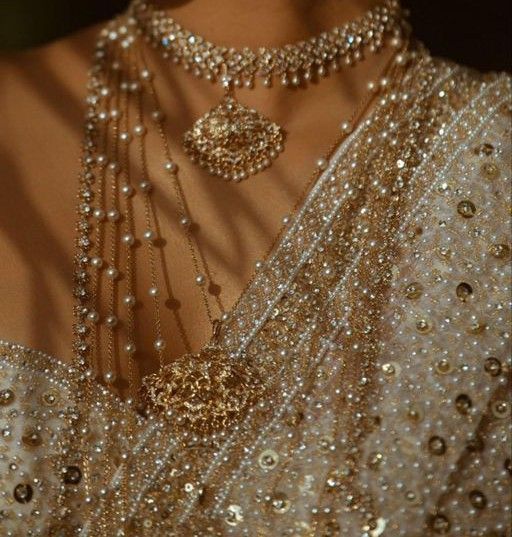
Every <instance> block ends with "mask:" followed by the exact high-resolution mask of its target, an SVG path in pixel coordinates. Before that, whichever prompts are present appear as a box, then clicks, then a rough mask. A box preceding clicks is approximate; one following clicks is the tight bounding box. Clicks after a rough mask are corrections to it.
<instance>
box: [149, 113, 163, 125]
mask: <svg viewBox="0 0 512 537" xmlns="http://www.w3.org/2000/svg"><path fill="white" fill-rule="evenodd" d="M164 117H165V116H164V113H163V112H162V111H161V110H153V112H151V119H152V120H153V121H155V122H157V123H158V122H159V121H162V120H163V119H164Z"/></svg>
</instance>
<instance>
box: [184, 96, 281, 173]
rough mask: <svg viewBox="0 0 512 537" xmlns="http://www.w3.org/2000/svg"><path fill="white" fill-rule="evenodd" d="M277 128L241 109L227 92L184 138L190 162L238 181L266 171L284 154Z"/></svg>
mask: <svg viewBox="0 0 512 537" xmlns="http://www.w3.org/2000/svg"><path fill="white" fill-rule="evenodd" d="M284 138H285V134H284V131H283V129H282V128H281V127H279V125H277V124H276V123H273V122H271V121H270V120H269V119H267V118H266V117H265V116H263V115H262V114H260V113H259V112H257V111H256V110H254V109H252V108H247V107H245V106H243V105H241V104H240V103H239V102H238V101H237V100H236V99H235V98H234V96H232V95H231V93H230V91H229V90H228V92H227V93H226V95H225V96H224V98H223V99H222V102H221V103H220V104H219V105H218V106H216V107H215V108H213V109H212V110H210V111H209V112H208V113H206V114H205V115H204V116H202V117H201V118H199V119H198V120H197V121H196V122H195V123H194V125H193V126H192V128H191V129H190V130H188V131H187V132H186V133H185V134H184V136H183V146H184V148H185V151H186V153H187V154H188V156H189V157H190V159H191V160H192V162H195V163H197V164H199V165H200V166H201V167H203V168H205V169H206V170H208V172H209V173H211V174H212V175H217V176H219V177H222V178H223V179H226V180H232V181H240V180H242V179H245V178H246V177H248V176H249V175H254V174H256V173H258V172H260V171H262V170H264V169H265V168H268V167H269V166H270V165H271V163H272V161H273V160H274V159H276V158H277V156H278V155H279V153H280V152H281V151H282V150H283V143H284Z"/></svg>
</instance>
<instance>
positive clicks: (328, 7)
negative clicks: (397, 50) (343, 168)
mask: <svg viewBox="0 0 512 537" xmlns="http://www.w3.org/2000/svg"><path fill="white" fill-rule="evenodd" d="M373 3H374V2H373V0H193V1H181V2H178V1H174V2H173V1H161V2H160V4H161V5H162V6H163V7H166V8H168V9H169V11H170V14H171V16H173V17H174V18H176V19H177V20H178V21H179V22H180V23H182V25H183V26H185V27H187V28H189V29H191V30H192V31H195V32H196V33H198V34H201V35H203V36H204V37H206V38H207V39H209V40H211V41H213V42H215V43H218V44H225V45H230V46H234V47H241V46H250V47H253V48H257V47H259V46H279V45H283V44H285V43H287V42H293V41H296V40H299V39H304V38H307V37H309V36H312V35H316V34H318V33H320V32H321V31H324V30H328V29H330V28H332V27H333V26H334V25H339V24H341V23H343V22H344V21H346V20H349V19H352V18H354V17H357V16H358V15H360V14H361V13H362V12H364V11H365V10H366V9H367V8H368V7H370V6H371V5H372V4H373ZM98 29H99V26H98V27H94V28H89V29H86V30H85V31H82V32H80V33H78V34H76V35H72V36H70V37H66V38H64V39H62V40H59V41H57V42H55V43H52V44H50V45H47V46H44V47H42V48H38V49H34V50H31V51H28V52H23V53H18V54H14V55H10V56H7V57H4V58H2V59H1V60H0V117H1V118H2V122H1V127H2V128H1V129H0V172H1V173H0V185H1V189H0V193H1V194H0V338H2V339H5V340H9V341H13V342H18V343H22V344H24V345H27V346H30V347H32V348H36V349H39V350H43V351H45V352H48V353H50V354H52V355H54V356H56V357H58V358H60V359H61V360H63V361H70V360H71V358H72V356H71V352H70V349H71V341H72V332H71V326H72V314H71V312H72V305H73V300H72V292H71V286H72V257H73V237H74V223H75V196H76V187H77V174H78V170H79V167H78V159H79V155H80V142H81V135H82V115H83V100H84V97H85V85H86V75H87V70H88V68H89V66H90V57H91V51H92V49H93V45H94V40H95V38H96V35H97V32H98ZM391 54H392V50H390V49H386V50H384V51H383V52H382V53H380V54H379V55H369V56H368V58H367V59H366V61H364V62H362V63H361V64H359V65H358V66H357V67H354V68H347V69H343V70H341V71H340V72H338V73H335V74H332V75H331V76H329V77H327V78H325V79H322V80H321V81H320V83H318V84H311V85H310V86H309V87H308V88H307V89H289V88H284V87H281V86H279V85H276V86H275V87H274V88H273V89H271V90H269V89H266V88H263V87H260V86H258V87H257V88H255V89H254V90H247V89H243V90H240V91H238V92H237V96H238V98H239V100H240V101H241V102H243V103H244V104H247V105H250V106H253V107H255V108H256V109H257V110H259V111H260V112H262V113H264V114H265V115H267V116H268V117H269V118H271V119H272V120H274V121H276V122H277V123H278V124H279V125H281V126H283V127H284V128H285V129H286V131H287V133H288V134H287V142H286V146H285V151H284V153H283V154H282V155H280V156H279V158H278V159H277V160H276V161H275V163H274V164H273V165H272V167H271V168H270V169H268V170H267V171H265V172H264V173H261V174H259V175H257V176H253V177H251V178H249V179H248V180H246V181H244V182H242V183H239V184H235V183H225V182H223V181H222V180H219V179H217V178H214V177H212V176H209V175H208V174H207V173H205V172H203V171H201V170H200V169H199V168H198V167H196V166H194V165H192V164H190V162H189V161H188V159H187V157H186V156H185V155H184V153H183V150H182V148H181V142H180V141H181V137H182V134H183V132H184V131H186V130H187V129H188V128H189V127H190V126H191V124H192V123H193V121H194V120H195V119H197V118H198V117H200V116H201V115H203V114H204V113H205V112H206V111H207V110H209V109H210V108H211V107H213V106H214V105H216V104H217V103H218V101H219V97H220V96H221V95H222V91H221V89H220V88H219V87H217V86H214V85H212V84H211V83H208V82H206V81H205V80H199V79H196V78H194V77H193V76H191V75H190V74H188V73H186V72H185V71H184V70H183V69H181V68H180V67H176V66H173V65H171V64H166V63H165V62H163V61H162V60H160V59H159V58H158V57H157V56H153V57H154V58H155V62H154V63H153V68H154V71H155V73H156V83H157V90H158V92H159V95H160V97H161V100H162V108H163V109H164V111H165V113H166V117H167V118H168V121H167V124H166V128H167V130H168V135H169V139H170V147H171V152H172V154H173V155H174V158H175V160H176V162H177V163H178V165H179V167H180V176H181V178H182V181H183V184H184V188H185V192H186V195H187V198H188V201H189V204H190V207H191V211H192V215H193V217H194V220H195V221H197V223H198V238H199V242H200V247H201V249H202V252H203V254H204V256H205V257H206V259H207V260H208V263H209V266H210V270H211V273H212V275H213V279H214V281H215V283H216V284H218V286H219V288H220V298H221V300H222V302H223V304H224V305H225V307H226V308H228V309H229V308H230V307H231V306H232V305H233V303H234V302H235V301H236V299H237V298H238V296H239V295H240V293H241V291H242V289H243V288H244V286H245V285H246V283H247V282H248V280H249V279H250V277H251V275H252V274H253V272H254V263H255V261H256V260H258V259H262V258H263V257H264V255H265V253H266V252H267V250H268V249H269V247H270V246H271V244H272V243H273V241H274V238H275V236H276V234H277V233H278V231H279V230H280V228H281V220H282V217H283V216H284V215H286V214H288V213H289V212H290V210H291V209H292V207H293V206H294V204H295V203H296V201H297V199H298V198H299V197H300V193H301V192H302V191H303V189H304V187H305V185H306V184H307V183H308V181H309V179H310V177H311V174H312V172H313V170H314V168H315V162H316V160H317V159H318V158H319V157H320V156H322V155H323V154H324V153H325V152H326V150H327V149H328V148H329V147H330V146H331V144H332V143H333V141H334V140H335V139H336V138H337V136H338V133H339V125H340V123H341V122H342V121H343V120H344V119H346V118H348V117H350V116H351V114H352V113H353V110H354V109H355V108H356V107H357V106H358V104H359V103H360V102H361V99H363V98H364V97H365V96H366V91H367V90H366V84H367V82H368V81H369V80H373V79H375V78H377V77H378V76H379V74H380V73H381V72H382V69H383V67H384V65H385V64H386V63H387V61H388V59H389V57H390V55H391ZM148 151H149V155H151V154H155V152H156V149H155V148H153V153H152V148H149V149H148ZM153 181H154V182H155V183H156V187H157V189H156V191H157V193H158V196H159V198H158V199H159V201H158V204H159V207H160V210H159V219H160V224H161V227H162V230H163V236H164V239H165V241H166V243H167V246H166V247H165V249H166V251H167V254H166V255H167V264H168V273H169V278H170V282H171V284H172V286H173V289H174V291H175V295H176V298H177V299H178V300H179V305H180V306H179V310H178V313H179V316H180V318H181V320H182V322H183V325H184V327H185V330H186V332H187V336H188V339H189V341H190V342H191V346H192V347H193V349H194V350H197V349H198V348H200V347H201V346H202V345H203V344H204V343H205V342H206V341H207V340H208V339H209V337H210V333H211V327H210V325H209V323H208V320H207V317H206V315H205V312H204V308H203V306H202V302H201V297H200V295H199V292H198V289H197V287H196V285H195V283H194V277H193V270H192V264H191V261H190V256H189V253H188V250H187V248H186V244H185V240H184V237H183V231H182V230H181V229H180V228H179V225H178V223H177V221H176V211H175V210H174V208H175V206H176V204H175V200H174V197H173V193H172V189H171V188H170V185H169V183H168V181H167V180H166V178H165V175H164V173H162V174H160V175H158V174H157V175H156V176H154V177H153ZM138 229H144V227H143V226H142V225H140V224H139V226H138ZM139 284H140V289H141V291H140V292H139V295H140V294H141V293H143V291H142V290H143V289H147V288H148V287H149V282H147V281H146V282H145V281H139ZM212 304H213V308H214V311H215V304H214V301H212ZM169 318H172V316H170V317H169ZM151 326H152V318H151V317H150V316H149V315H147V314H146V315H145V316H144V319H142V320H141V323H140V325H139V332H140V341H141V342H142V343H141V344H142V345H144V346H145V347H146V348H151V342H152V340H153V337H154V336H153V333H152V330H151ZM164 332H165V334H164V335H165V338H166V339H167V341H168V348H169V358H171V357H172V356H176V355H179V354H180V353H182V352H184V346H183V344H182V342H181V340H180V338H179V336H178V334H177V331H176V326H175V323H170V322H169V323H165V326H164ZM139 365H140V370H141V373H145V372H147V371H149V370H151V369H153V368H154V367H155V364H154V363H153V362H152V361H151V359H150V358H147V357H144V356H142V357H139ZM118 388H119V389H121V388H122V385H119V386H118Z"/></svg>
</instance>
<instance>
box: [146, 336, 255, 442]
mask: <svg viewBox="0 0 512 537" xmlns="http://www.w3.org/2000/svg"><path fill="white" fill-rule="evenodd" d="M259 386H260V382H258V380H257V378H256V375H255V373H254V370H253V368H252V367H251V364H249V363H248V362H247V361H246V360H245V359H244V357H240V358H237V359H234V358H232V357H231V356H229V354H228V353H227V352H226V351H225V350H224V349H222V348H221V347H218V346H217V345H216V344H215V343H210V344H209V345H207V346H206V347H204V348H203V349H202V350H201V351H200V352H198V353H197V354H185V355H183V356H181V357H179V358H178V359H176V360H173V361H172V362H171V363H169V364H167V365H165V366H163V367H161V368H160V370H159V371H157V372H156V373H153V374H152V375H148V376H147V377H144V379H143V381H142V387H141V398H142V402H143V403H144V404H146V405H147V407H148V409H149V410H151V411H152V412H155V413H157V414H163V415H164V416H167V417H169V418H170V419H172V423H173V425H175V426H176V428H177V429H179V430H182V431H190V432H194V433H197V434H202V435H209V434H212V433H214V432H217V431H220V430H223V429H225V428H227V427H228V426H230V425H232V424H233V423H235V422H237V421H238V420H239V419H241V417H242V416H243V414H244V411H245V410H247V409H248V407H249V406H250V405H251V404H253V403H254V402H255V401H256V398H257V393H258V387H259Z"/></svg>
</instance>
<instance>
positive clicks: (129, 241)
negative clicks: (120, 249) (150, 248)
mask: <svg viewBox="0 0 512 537" xmlns="http://www.w3.org/2000/svg"><path fill="white" fill-rule="evenodd" d="M122 241H123V243H124V244H126V246H133V245H134V243H135V237H134V236H133V235H132V234H131V233H125V234H124V235H123V238H122Z"/></svg>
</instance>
